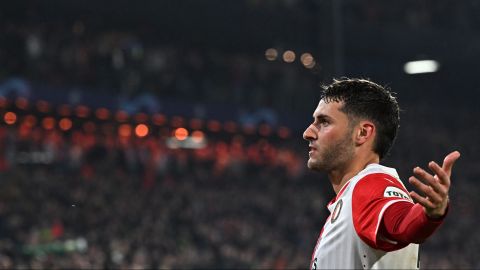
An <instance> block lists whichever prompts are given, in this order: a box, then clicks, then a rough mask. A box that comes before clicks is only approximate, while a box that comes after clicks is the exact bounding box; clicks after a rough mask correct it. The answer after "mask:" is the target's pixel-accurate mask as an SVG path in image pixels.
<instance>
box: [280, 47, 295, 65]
mask: <svg viewBox="0 0 480 270" xmlns="http://www.w3.org/2000/svg"><path fill="white" fill-rule="evenodd" d="M283 61H285V62H287V63H292V62H293V61H295V53H294V52H293V51H291V50H287V51H285V52H284V53H283Z"/></svg>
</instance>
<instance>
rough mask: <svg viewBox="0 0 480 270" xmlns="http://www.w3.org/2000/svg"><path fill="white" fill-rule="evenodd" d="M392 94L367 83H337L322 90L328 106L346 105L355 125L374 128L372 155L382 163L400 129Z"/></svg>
mask: <svg viewBox="0 0 480 270" xmlns="http://www.w3.org/2000/svg"><path fill="white" fill-rule="evenodd" d="M393 94H394V93H393V92H391V91H390V89H388V88H387V87H383V86H380V85H378V84H376V83H374V82H372V81H370V80H368V79H357V78H352V79H349V78H342V79H338V80H337V79H335V80H334V81H333V83H331V84H330V85H327V86H324V87H323V93H322V99H323V100H324V101H325V102H327V103H328V102H331V101H335V102H343V103H344V105H343V107H342V109H341V110H342V111H343V112H344V113H346V114H347V116H348V118H349V120H350V121H352V122H354V123H355V122H356V121H357V120H360V119H366V120H370V121H372V122H373V123H374V124H375V127H376V129H377V136H376V138H375V141H374V145H373V151H374V152H375V153H377V154H378V155H379V157H380V159H382V158H384V157H385V156H386V155H387V154H388V152H389V150H390V148H391V147H392V145H393V143H394V141H395V137H396V136H397V130H398V128H399V126H400V108H399V106H398V102H397V100H396V98H395V97H394V96H393Z"/></svg>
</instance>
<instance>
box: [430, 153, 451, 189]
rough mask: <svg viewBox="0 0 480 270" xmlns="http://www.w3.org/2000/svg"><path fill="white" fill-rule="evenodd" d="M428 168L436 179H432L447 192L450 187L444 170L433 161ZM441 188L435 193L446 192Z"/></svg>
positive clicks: (448, 178) (448, 177)
mask: <svg viewBox="0 0 480 270" xmlns="http://www.w3.org/2000/svg"><path fill="white" fill-rule="evenodd" d="M428 167H429V168H430V169H431V170H432V171H433V172H434V173H435V174H436V176H437V177H434V179H435V180H436V181H438V182H439V183H442V184H444V185H445V186H446V187H447V190H448V188H449V187H450V176H449V175H448V174H447V173H446V172H445V170H443V169H442V168H441V167H440V166H439V165H438V164H437V163H436V162H435V161H431V162H430V163H429V164H428ZM440 187H441V186H440ZM441 188H442V190H437V191H439V192H447V191H446V190H444V188H443V187H441Z"/></svg>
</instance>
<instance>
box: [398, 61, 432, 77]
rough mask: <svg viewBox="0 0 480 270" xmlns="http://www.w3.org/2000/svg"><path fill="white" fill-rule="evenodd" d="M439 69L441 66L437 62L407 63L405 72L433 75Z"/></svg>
mask: <svg viewBox="0 0 480 270" xmlns="http://www.w3.org/2000/svg"><path fill="white" fill-rule="evenodd" d="M439 67H440V64H439V63H438V62H437V61H435V60H419V61H410V62H407V63H405V65H404V66H403V70H404V71H405V73H407V74H419V73H432V72H436V71H437V70H438V68H439Z"/></svg>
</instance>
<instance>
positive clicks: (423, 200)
mask: <svg viewBox="0 0 480 270" xmlns="http://www.w3.org/2000/svg"><path fill="white" fill-rule="evenodd" d="M410 196H411V197H412V198H413V199H414V200H415V201H416V202H417V203H419V204H420V205H422V206H423V207H425V208H428V209H434V208H435V205H434V204H433V203H432V202H431V201H429V200H428V199H427V198H424V197H422V196H420V195H418V193H416V192H415V191H410Z"/></svg>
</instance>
